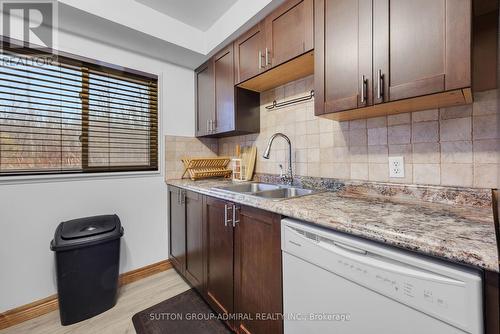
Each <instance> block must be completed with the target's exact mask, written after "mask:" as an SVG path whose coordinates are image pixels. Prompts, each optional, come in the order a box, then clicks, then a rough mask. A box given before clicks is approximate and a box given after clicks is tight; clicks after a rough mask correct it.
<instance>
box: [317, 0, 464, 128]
mask: <svg viewBox="0 0 500 334" xmlns="http://www.w3.org/2000/svg"><path fill="white" fill-rule="evenodd" d="M314 10H315V23H314V24H315V114H316V115H324V116H326V117H328V118H331V119H336V120H347V119H356V118H367V117H375V116H380V115H386V114H393V113H398V112H408V111H416V110H424V109H430V108H437V107H443V106H452V105H459V104H465V103H471V102H472V96H471V91H470V87H471V27H472V22H471V19H472V13H471V1H470V0H423V1H413V0H315V4H314ZM403 100H406V101H403Z"/></svg>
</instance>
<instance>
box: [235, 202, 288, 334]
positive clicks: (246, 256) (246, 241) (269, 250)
mask: <svg viewBox="0 0 500 334" xmlns="http://www.w3.org/2000/svg"><path fill="white" fill-rule="evenodd" d="M238 212H239V215H238V216H239V218H238V219H239V223H238V224H237V225H236V227H235V249H234V256H235V260H234V262H235V268H234V290H235V310H236V312H238V313H243V314H249V315H251V316H252V318H254V319H255V315H256V314H258V313H259V314H262V313H263V314H281V313H282V312H283V302H282V301H283V297H282V278H281V239H280V219H281V217H280V215H277V214H274V213H271V212H267V211H263V210H259V209H256V208H251V207H247V206H242V207H241V209H239V210H238ZM235 327H236V329H237V331H238V332H239V333H252V334H266V333H275V334H279V333H282V332H283V322H282V321H281V320H251V319H239V320H237V321H236V324H235Z"/></svg>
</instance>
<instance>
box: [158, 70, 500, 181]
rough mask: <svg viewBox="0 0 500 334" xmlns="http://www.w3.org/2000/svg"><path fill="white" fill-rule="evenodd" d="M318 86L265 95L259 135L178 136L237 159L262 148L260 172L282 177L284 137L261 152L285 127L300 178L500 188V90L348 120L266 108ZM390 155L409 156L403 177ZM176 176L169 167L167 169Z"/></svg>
mask: <svg viewBox="0 0 500 334" xmlns="http://www.w3.org/2000/svg"><path fill="white" fill-rule="evenodd" d="M312 86H313V77H312V76H310V77H307V78H304V79H301V80H297V81H294V82H291V83H289V84H286V85H284V86H280V87H278V88H275V89H272V90H269V91H266V92H263V93H262V94H261V112H260V117H261V119H260V122H261V131H260V133H259V134H254V135H245V136H237V137H228V138H221V139H218V140H215V139H209V140H205V139H204V140H203V141H198V140H196V139H194V138H181V139H179V137H177V140H180V141H179V143H183V144H181V145H182V147H184V146H183V145H184V143H185V145H189V147H190V148H192V149H190V150H189V151H190V152H189V154H190V155H194V154H195V153H196V154H202V153H203V154H205V152H207V153H210V152H212V153H214V154H215V152H218V154H219V155H229V156H232V155H234V151H235V145H236V144H241V145H256V146H257V151H258V158H257V165H256V172H257V173H268V174H277V173H279V164H282V165H283V167H284V168H286V164H287V146H286V144H285V141H284V140H282V139H280V138H277V139H276V140H275V142H274V143H273V147H272V150H271V156H270V159H269V160H266V159H263V158H262V152H264V150H265V147H266V145H267V141H268V139H269V137H270V136H271V135H272V134H273V133H275V132H283V133H284V134H286V135H287V136H289V137H290V139H291V141H292V150H293V152H292V154H293V156H292V161H293V168H294V174H296V175H302V176H312V177H328V178H339V179H350V180H368V181H378V182H396V183H406V184H429V185H444V186H462V187H477V188H492V187H497V186H498V181H499V171H500V113H499V110H498V96H497V94H498V90H490V91H486V92H480V93H476V94H475V95H474V99H475V102H474V103H473V104H472V105H466V106H459V107H452V108H441V109H433V110H425V111H419V112H413V113H405V114H398V115H391V116H383V117H376V118H369V119H361V120H354V121H344V122H337V121H332V120H328V119H323V118H320V117H315V116H314V101H312V100H311V101H307V102H304V103H300V104H296V105H290V106H287V107H283V108H279V109H276V110H271V111H269V110H267V109H266V108H265V106H266V105H269V104H271V103H272V101H273V100H276V101H277V102H280V101H282V100H284V99H290V98H294V97H299V96H305V95H307V94H308V93H309V91H310V90H311V89H312V88H313V87H312ZM173 139H175V138H173ZM173 139H172V140H173ZM174 142H175V143H176V145H175V150H176V151H175V152H176V155H177V154H180V153H179V151H178V150H177V149H178V148H179V146H178V144H177V143H178V142H177V141H174ZM169 146H172V145H169V139H168V138H167V155H168V157H167V160H168V158H169V157H170V158H173V157H174V154H173V153H170V155H169V154H168V152H169V149H170V152H173V151H174V149H173V148H172V147H170V148H169ZM186 147H187V146H186ZM207 150H208V151H210V152H208V151H207ZM183 154H185V153H183ZM389 156H403V157H404V162H405V166H404V167H405V170H404V172H405V177H404V178H390V177H389V166H388V157H389ZM176 157H177V156H176ZM176 165H178V164H176ZM177 170H178V169H177V168H176V171H177ZM172 173H173V171H169V170H168V165H167V174H171V175H172Z"/></svg>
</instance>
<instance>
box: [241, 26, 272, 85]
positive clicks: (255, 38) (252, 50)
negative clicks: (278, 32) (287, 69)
mask: <svg viewBox="0 0 500 334" xmlns="http://www.w3.org/2000/svg"><path fill="white" fill-rule="evenodd" d="M264 41H265V36H264V28H263V24H260V23H259V24H257V25H256V26H255V27H253V28H252V29H250V30H249V31H247V32H246V33H244V34H243V35H242V36H240V37H239V38H238V39H237V40H236V41H235V42H234V55H235V60H236V83H237V84H238V83H240V82H243V81H245V80H247V79H250V78H251V77H253V76H256V75H257V74H259V73H261V72H262V71H264V61H265V59H264V48H265V46H264Z"/></svg>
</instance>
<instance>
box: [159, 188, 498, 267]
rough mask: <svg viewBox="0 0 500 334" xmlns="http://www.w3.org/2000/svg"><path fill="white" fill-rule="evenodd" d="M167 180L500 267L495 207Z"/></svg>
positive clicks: (415, 247)
mask: <svg viewBox="0 0 500 334" xmlns="http://www.w3.org/2000/svg"><path fill="white" fill-rule="evenodd" d="M166 182H167V184H170V185H173V186H177V187H180V188H183V189H187V190H192V191H195V192H199V193H202V194H205V195H209V196H213V197H217V198H220V199H225V200H228V201H232V202H235V203H239V204H243V205H248V206H253V207H257V208H260V209H263V210H267V211H271V212H275V213H278V214H281V215H283V216H287V217H291V218H296V219H300V220H303V221H306V222H310V223H313V224H316V225H320V226H324V227H327V228H331V229H334V230H337V231H341V232H346V233H349V234H352V235H356V236H360V237H364V238H367V239H371V240H375V241H379V242H383V243H385V244H388V245H392V246H396V247H400V248H404V249H408V250H412V251H416V252H419V253H423V254H427V255H432V256H436V257H440V258H444V259H447V260H450V261H453V262H457V263H462V264H467V265H472V266H475V267H479V268H483V269H487V270H491V271H495V272H499V260H498V251H497V245H496V238H495V228H494V223H493V212H492V209H491V208H475V207H466V206H458V205H449V204H442V203H430V202H425V201H421V200H408V199H397V198H392V197H391V198H389V197H382V196H370V195H366V194H359V193H352V192H349V191H344V190H342V189H340V190H338V191H324V192H319V193H315V194H312V195H308V196H303V197H297V198H291V199H286V200H280V201H273V200H270V199H264V198H259V197H255V196H251V195H245V194H232V193H227V192H221V191H220V190H216V189H214V187H220V186H224V185H229V184H230V183H231V181H227V180H222V179H211V180H199V181H192V180H188V179H184V180H167V181H166Z"/></svg>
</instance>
